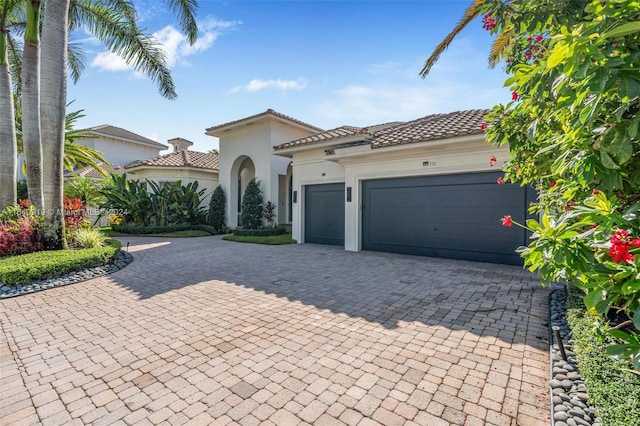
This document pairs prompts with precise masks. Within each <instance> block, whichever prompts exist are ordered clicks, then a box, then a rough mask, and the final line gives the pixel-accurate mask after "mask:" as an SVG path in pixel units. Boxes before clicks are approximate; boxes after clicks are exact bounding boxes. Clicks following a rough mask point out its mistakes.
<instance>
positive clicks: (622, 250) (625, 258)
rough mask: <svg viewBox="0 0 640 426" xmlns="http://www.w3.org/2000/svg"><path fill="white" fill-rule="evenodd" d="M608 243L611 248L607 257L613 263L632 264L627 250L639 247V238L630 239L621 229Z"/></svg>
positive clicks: (626, 232)
mask: <svg viewBox="0 0 640 426" xmlns="http://www.w3.org/2000/svg"><path fill="white" fill-rule="evenodd" d="M610 241H611V247H609V255H610V256H611V257H612V258H613V260H614V261H615V262H618V263H632V262H633V254H631V253H629V249H630V248H631V247H640V238H632V237H631V236H630V235H629V231H626V230H624V229H621V230H618V231H616V232H615V233H614V234H613V235H612V236H611V240H610Z"/></svg>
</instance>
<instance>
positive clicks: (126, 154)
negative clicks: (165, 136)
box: [76, 124, 169, 165]
mask: <svg viewBox="0 0 640 426" xmlns="http://www.w3.org/2000/svg"><path fill="white" fill-rule="evenodd" d="M86 135H87V137H82V138H78V139H77V140H76V143H77V144H78V145H84V146H87V147H89V148H93V149H95V150H96V151H100V152H101V153H102V155H103V156H104V158H105V160H107V161H108V162H109V163H111V164H117V165H124V164H128V163H131V162H132V161H136V160H146V159H148V158H153V157H157V156H158V155H159V154H160V151H164V150H165V149H168V148H169V147H168V146H167V145H164V144H161V143H158V142H156V141H154V140H151V139H149V138H145V137H144V136H140V135H138V134H136V133H133V132H130V131H128V130H125V129H122V128H120V127H116V126H111V125H109V124H103V125H101V126H95V127H90V128H89V129H87V132H86Z"/></svg>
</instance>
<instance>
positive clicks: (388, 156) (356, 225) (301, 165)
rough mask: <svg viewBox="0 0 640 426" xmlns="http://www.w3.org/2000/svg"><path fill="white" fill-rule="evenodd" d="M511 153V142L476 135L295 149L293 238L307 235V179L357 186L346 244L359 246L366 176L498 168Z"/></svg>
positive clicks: (348, 211) (347, 213) (347, 211)
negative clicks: (332, 150)
mask: <svg viewBox="0 0 640 426" xmlns="http://www.w3.org/2000/svg"><path fill="white" fill-rule="evenodd" d="M492 155H495V156H496V157H497V158H498V159H499V161H498V163H497V164H496V165H495V166H494V167H493V168H491V167H490V166H489V159H490V157H491V156H492ZM507 158H508V150H507V149H506V148H500V149H498V148H496V147H493V146H491V145H489V144H488V143H486V142H485V141H484V139H482V138H477V137H470V138H459V139H455V140H449V141H444V143H443V144H431V145H427V144H422V146H419V144H412V145H403V146H398V147H393V148H381V149H377V150H371V149H370V147H369V146H368V145H363V146H358V147H353V148H347V149H342V150H337V153H336V155H334V156H326V155H325V153H324V150H322V149H316V150H310V151H306V152H301V153H295V154H294V155H293V180H294V190H297V191H298V202H297V203H296V204H294V205H293V216H294V218H293V238H295V239H297V240H298V241H299V242H303V241H304V186H305V185H314V184H321V183H334V182H344V183H345V187H351V188H352V201H351V202H346V203H345V249H346V250H350V251H359V250H360V248H361V237H360V235H361V214H360V212H361V209H362V204H361V188H362V181H364V180H368V179H384V178H392V177H406V176H425V175H436V174H452V173H465V172H478V171H496V170H499V169H500V167H501V165H502V163H503V161H504V160H506V159H507ZM328 159H332V160H334V161H329V160H328Z"/></svg>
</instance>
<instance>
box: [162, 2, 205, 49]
mask: <svg viewBox="0 0 640 426" xmlns="http://www.w3.org/2000/svg"><path fill="white" fill-rule="evenodd" d="M169 8H170V9H171V12H172V13H173V15H174V16H175V17H176V18H177V19H178V22H180V27H181V28H182V32H183V33H184V34H186V36H187V38H188V40H189V44H191V45H193V44H194V43H195V42H196V40H197V39H198V24H197V22H196V11H197V9H198V1H197V0H169Z"/></svg>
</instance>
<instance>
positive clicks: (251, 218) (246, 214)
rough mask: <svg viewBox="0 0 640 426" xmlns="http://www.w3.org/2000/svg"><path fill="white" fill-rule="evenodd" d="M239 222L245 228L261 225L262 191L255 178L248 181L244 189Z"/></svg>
mask: <svg viewBox="0 0 640 426" xmlns="http://www.w3.org/2000/svg"><path fill="white" fill-rule="evenodd" d="M240 222H241V224H242V227H243V228H245V229H258V228H260V227H261V226H262V191H261V190H260V184H259V183H258V182H257V181H256V180H255V179H251V180H250V181H249V183H248V184H247V188H246V189H245V191H244V197H242V212H241V213H240Z"/></svg>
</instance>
